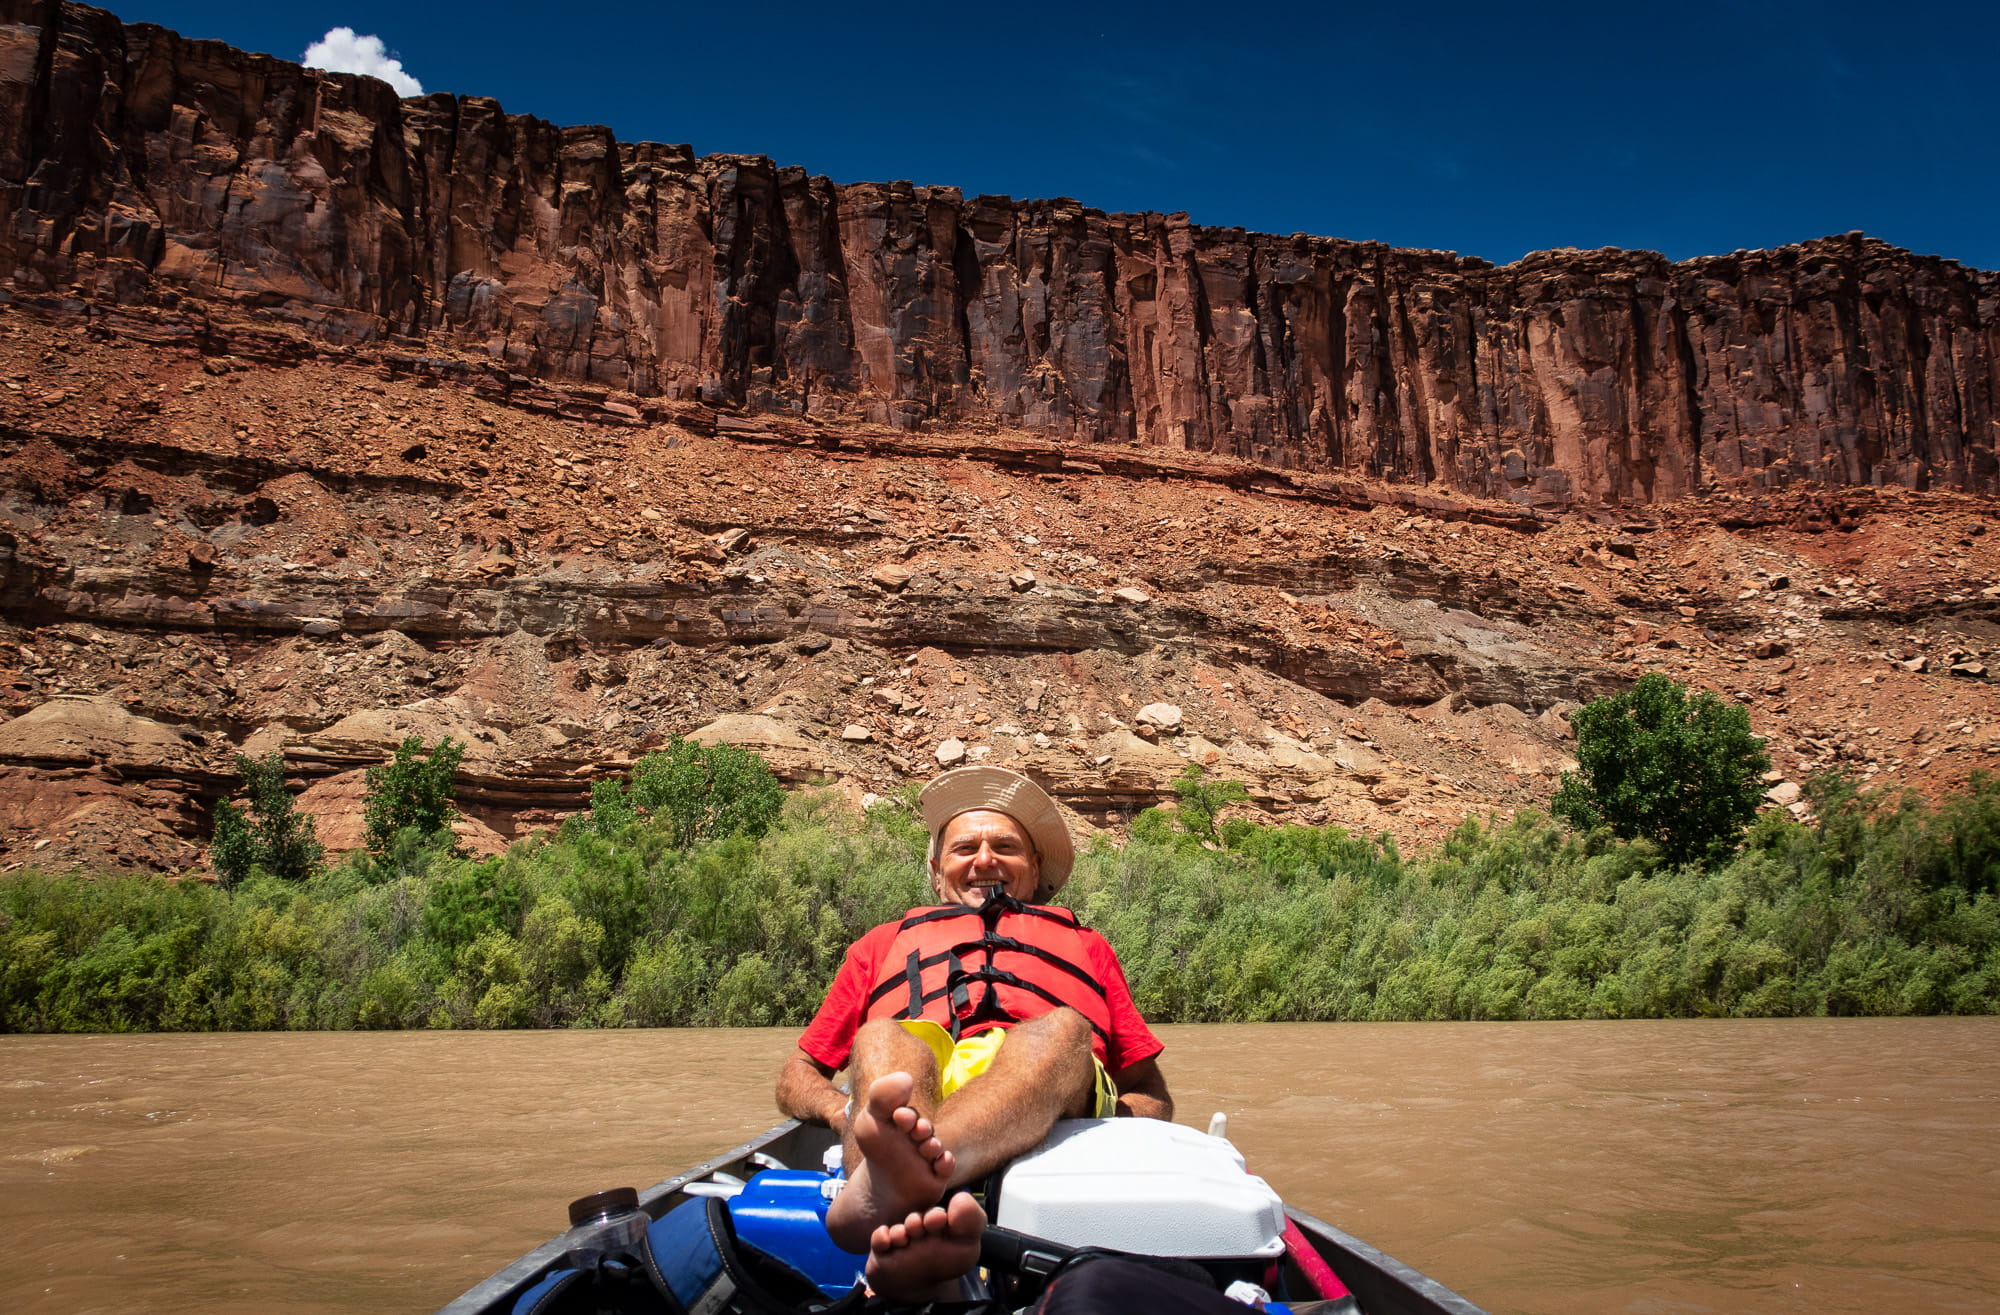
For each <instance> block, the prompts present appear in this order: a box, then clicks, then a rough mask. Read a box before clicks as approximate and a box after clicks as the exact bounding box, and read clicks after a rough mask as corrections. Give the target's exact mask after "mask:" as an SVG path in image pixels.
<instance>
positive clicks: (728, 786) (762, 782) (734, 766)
mask: <svg viewBox="0 0 2000 1315" xmlns="http://www.w3.org/2000/svg"><path fill="white" fill-rule="evenodd" d="M629 798H630V799H631V801H632V803H633V804H635V805H637V806H638V807H640V808H643V809H646V810H647V811H648V812H650V813H652V814H653V815H654V816H655V817H658V816H662V815H664V816H665V817H667V818H668V819H669V820H670V821H671V822H672V823H673V827H674V844H676V845H677V846H679V847H680V848H682V849H693V848H695V847H696V846H697V845H701V844H704V843H706V842H708V841H710V840H720V839H721V838H722V837H724V836H735V835H742V836H749V837H750V838H751V839H753V840H754V839H756V838H757V837H759V836H761V835H763V834H764V833H765V832H766V831H769V830H770V829H771V824H772V823H773V822H775V821H777V820H778V810H779V809H780V808H782V807H783V806H784V802H785V792H784V790H783V789H782V788H780V786H779V785H778V778H777V777H776V776H774V775H773V774H772V772H771V767H770V764H769V763H766V762H765V761H764V760H763V759H762V758H760V757H759V756H757V755H756V754H754V753H751V752H750V751H749V750H748V749H739V748H737V747H736V746H735V745H733V744H716V745H706V744H699V743H697V742H695V741H694V740H683V739H681V738H680V737H679V736H675V737H674V738H673V739H672V740H670V741H668V743H667V747H666V748H665V749H662V750H659V751H658V752H655V753H649V754H647V755H646V756H645V757H643V758H641V759H640V760H639V761H638V762H636V763H634V764H633V765H632V784H631V790H630V794H629ZM598 802H599V801H598V800H596V799H595V798H594V797H593V799H592V805H593V811H595V807H596V805H597V803H598Z"/></svg>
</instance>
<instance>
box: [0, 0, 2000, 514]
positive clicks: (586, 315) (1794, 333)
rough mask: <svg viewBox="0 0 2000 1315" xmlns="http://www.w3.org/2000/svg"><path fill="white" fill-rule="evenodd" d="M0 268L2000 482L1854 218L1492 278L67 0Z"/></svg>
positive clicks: (1348, 428)
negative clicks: (659, 126) (254, 41)
mask: <svg viewBox="0 0 2000 1315" xmlns="http://www.w3.org/2000/svg"><path fill="white" fill-rule="evenodd" d="M0 268H4V269H5V270H6V271H7V276H8V279H9V281H10V282H11V286H12V293H11V295H12V296H13V297H14V298H17V299H25V300H30V301H39V302H41V303H44V304H45V305H53V306H56V307H58V308H60V307H63V306H65V305H66V306H67V307H69V308H70V309H72V310H73V311H74V313H75V314H76V315H78V316H80V317H91V316H113V315H115V314H116V312H117V308H120V307H149V308H152V309H153V310H155V311H165V312H167V314H166V315H165V316H163V317H159V318H155V319H154V320H151V321H149V323H151V324H152V325H154V326H155V331H156V332H157V333H160V334H164V335H167V336H171V335H173V334H175V333H179V334H183V335H187V336H199V334H200V333H201V332H202V331H203V328H202V326H203V324H204V322H205V319H206V317H208V316H210V315H214V314H222V313H227V314H233V315H240V314H243V313H251V314H255V315H257V316H259V317H261V318H263V319H265V320H266V321H269V322H270V323H272V324H273V325H292V326H296V327H297V328H299V329H302V330H304V331H305V332H306V333H307V334H309V335H310V336H312V337H314V338H317V339H319V340H320V341H322V342H329V343H335V344H340V343H361V342H370V341H380V340H384V339H396V338H408V339H417V340H421V341H422V342H425V343H428V344H431V345H434V346H436V347H439V348H454V349H459V348H462V349H472V350H476V351H481V352H485V353H489V354H490V355H492V356H493V357H495V358H496V359H498V360H499V361H502V362H504V363H506V364H507V365H509V366H510V367H511V368H512V369H514V370H516V371H519V372H521V373H523V374H527V375H534V376H541V377H545V378H569V379H576V380H584V381H590V382H594V383H597V384H600V385H605V386H609V387H613V388H617V389H622V390H629V391H630V392H632V393H634V394H638V395H640V396H642V397H661V398H667V399H679V400H690V401H693V400H699V401H704V402H707V403H709V404H711V405H720V406H726V407H741V408H746V409H751V410H761V411H775V412H784V413H791V414H795V415H801V416H806V417H818V418H824V419H829V420H843V421H853V420H860V421H869V422H874V423H887V424H893V425H896V426H898V427H901V428H914V427H917V426H919V425H921V424H923V423H925V422H940V421H941V422H948V423H952V424H956V425H965V424H977V423H982V422H986V421H997V422H1002V423H1005V424H1007V425H1010V426H1013V427H1018V428H1027V429H1033V430H1040V431H1043V432H1046V433H1049V434H1051V435H1053V436H1057V437H1059V438H1062V439H1065V440H1070V441H1085V442H1120V443H1137V444H1142V445H1148V446H1154V447H1167V448H1181V449H1188V450H1193V451H1199V452H1213V453H1218V454H1223V455H1228V456H1235V457H1240V458H1245V459H1248V460H1251V461H1254V462H1257V463H1260V464H1264V465H1267V466H1274V467H1282V468H1288V469H1296V470H1306V471H1320V472H1351V473H1355V474H1359V475H1362V476H1365V477H1368V478H1371V479H1378V480H1388V481H1395V482H1408V483H1425V484H1436V485H1440V486H1443V487H1445V488H1447V489H1450V490H1453V491H1456V492H1461V493H1466V494H1471V495H1479V496H1495V497H1505V498H1510V499H1512V500H1515V501H1517V502H1525V503H1529V504H1533V505H1538V506H1552V507H1561V506H1569V505H1578V504H1586V505H1587V504H1599V503H1611V502H1649V501H1665V500H1669V499H1673V498H1677V497H1680V496H1683V495H1685V494H1687V493H1689V492H1691V491H1695V490H1697V489H1701V488H1705V487H1711V486H1722V487H1734V488H1740V489H1746V490H1755V489H1758V488H1765V487H1772V486H1776V485H1780V484H1785V483H1790V482H1798V481H1805V482H1817V483H1823V484H1900V485H1905V486H1908V487H1913V488H1923V487H1943V488H1958V489H1967V490H1974V491H1983V492H1992V491H2000V463H1996V456H1995V451H1996V427H2000V276H1996V275H1994V274H1990V273H1982V272H1978V271H1972V270H1968V269H1965V268H1963V267H1961V266H1958V265H1956V264H1954V263H1952V262H1949V261H1943V260H1938V259H1934V258H1926V257H1917V256H1912V255H1910V254H1909V253H1907V252H1903V251H1899V250H1896V249H1894V248H1891V247H1888V246H1886V245H1884V244H1882V243H1880V242H1876V241H1871V240H1868V239H1865V238H1862V237H1860V236H1859V235H1850V236H1848V237H1842V238H1824V239H1821V240H1818V241H1814V242H1808V243H1804V244H1802V245H1799V246H1794V247H1786V248H1783V249H1781V250H1777V251H1770V252H1755V253H1742V252H1739V253H1736V254H1735V255H1732V256H1723V257H1714V258H1708V259H1702V260H1696V261H1690V262H1685V263H1682V264H1672V263H1669V262H1667V261H1666V260H1665V259H1664V258H1662V257H1660V256H1657V255H1654V254H1650V253H1644V252H1620V251H1611V250H1606V251H1599V252H1575V251H1567V252H1549V253H1542V254H1539V255H1535V256H1531V257H1529V258H1527V259H1525V260H1522V261H1520V262H1518V263H1516V264H1513V265H1509V266H1506V267H1502V268H1495V267H1493V266H1491V265H1489V264H1487V263H1485V262H1483V261H1478V260H1471V259H1462V258H1459V257H1456V256H1453V255H1451V254H1449V253H1442V252H1430V251H1401V250H1392V249H1389V248H1387V247H1384V246H1381V245H1379V244H1366V243H1353V242H1343V241H1337V240H1334V239H1330V238H1314V237H1306V236H1303V235H1294V236H1291V237H1277V236H1270V235H1263V234H1254V233H1246V232H1244V231H1242V230H1223V229H1211V228H1201V227H1198V226H1196V225H1193V224H1191V223H1190V222H1188V220H1187V219H1186V217H1185V216H1178V215H1170V216H1161V215H1152V214H1145V215H1106V214H1102V213H1099V212H1097V211H1093V210H1089V209H1086V208H1084V207H1083V206H1081V205H1078V204H1076V203H1075V202H1072V201H1067V200H1056V201H1035V202H1015V201H1011V200H1008V199H1005V198H997V197H976V198H971V199H967V198H965V197H963V196H962V195H961V194H960V193H959V192H957V191H956V190H954V189H951V188H943V187H912V186H910V185H909V184H906V183H894V184H853V185H841V186H837V185H835V184H833V183H831V182H830V181H828V180H827V179H825V178H820V177H813V176H810V175H808V174H807V173H806V172H805V171H804V170H802V169H797V168H784V167H778V166H775V165H773V164H772V163H771V162H770V161H768V160H765V159H761V158H755V157H729V156H712V157H705V158H702V159H695V158H693V156H692V155H691V153H690V152H689V150H688V149H687V148H686V147H670V146H660V145H655V144H650V143H639V144H628V143H621V142H618V141H616V140H615V139H614V138H613V137H612V136H611V134H610V133H609V132H608V131H607V130H605V129H602V128H593V127H580V128H566V129H559V128H555V127H551V126H550V125H548V124H546V123H543V122H541V121H539V120H536V119H532V118H528V117H525V116H520V115H509V114H506V113H504V112H502V110H501V108H500V106H499V105H497V104H496V103H494V102H493V101H491V100H487V99H482V98H478V97H456V98H455V97H452V96H448V95H432V96H428V97H423V98H419V99H413V100H409V101H398V100H397V99H396V98H395V96H394V95H393V93H392V92H391V91H390V90H389V88H388V87H386V86H385V85H384V84H382V83H379V82H375V81H373V80H370V79H366V78H357V77H353V76H349V75H343V74H324V73H317V72H311V71H306V70H301V69H299V68H298V67H297V66H295V65H292V64H289V63H286V62H284V61H281V60H274V59H271V58H269V57H265V56H254V55H247V54H244V53H242V52H239V51H235V50H232V49H230V48H228V47H226V46H222V45H219V44H216V43H212V42H198V41H188V40H184V39H182V38H180V37H178V36H175V35H174V34H172V33H170V32H166V31H164V30H162V29H159V28H156V27H150V26H145V25H135V26H125V25H122V24H121V23H120V22H119V21H118V20H117V19H116V18H114V17H112V16H111V15H109V14H106V13H104V12H102V11H99V10H93V9H88V8H84V7H81V6H76V5H59V4H55V3H50V2H49V0H0Z"/></svg>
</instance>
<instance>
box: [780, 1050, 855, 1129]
mask: <svg viewBox="0 0 2000 1315" xmlns="http://www.w3.org/2000/svg"><path fill="white" fill-rule="evenodd" d="M837 1072H839V1070H838V1069H832V1068H828V1067H827V1066H826V1065H824V1064H822V1063H820V1062H819V1061H818V1060H817V1059H814V1058H813V1057H812V1056H811V1055H808V1054H807V1053H806V1052H805V1051H803V1050H794V1051H793V1052H792V1055H791V1058H789V1059H787V1060H786V1061H785V1066H784V1067H783V1068H781V1069H779V1070H778V1111H779V1113H781V1114H783V1115H785V1116H786V1117H787V1118H793V1119H798V1120H800V1121H801V1122H804V1123H824V1124H825V1125H826V1126H827V1127H829V1128H832V1129H833V1130H834V1132H835V1133H836V1134H838V1135H839V1136H842V1137H845V1136H846V1135H847V1093H846V1092H844V1091H842V1090H841V1089H840V1088H839V1087H836V1086H834V1085H833V1075H834V1074H835V1073H837Z"/></svg>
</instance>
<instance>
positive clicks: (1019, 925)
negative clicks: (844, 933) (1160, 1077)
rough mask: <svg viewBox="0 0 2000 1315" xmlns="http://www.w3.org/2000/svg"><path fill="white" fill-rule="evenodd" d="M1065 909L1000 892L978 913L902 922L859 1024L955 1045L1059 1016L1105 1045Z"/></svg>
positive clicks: (1097, 1000) (1099, 993)
mask: <svg viewBox="0 0 2000 1315" xmlns="http://www.w3.org/2000/svg"><path fill="white" fill-rule="evenodd" d="M1089 963H1090V955H1089V951H1088V950H1087V949H1086V947H1085V944H1084V939H1083V934H1082V931H1081V924H1080V923H1078V922H1077V920H1076V915H1075V914H1074V913H1071V912H1070V911H1069V910H1068V909H1059V908H1051V907H1048V906H1046V905H1039V904H1023V903H1021V901H1019V900H1017V899H1014V898H1013V897H1012V896H1010V895H1008V894H1006V893H1005V892H1004V891H1001V892H996V893H995V894H994V895H992V896H990V897H989V898H988V899H987V901H986V903H985V904H984V905H983V906H982V907H979V908H972V907H969V906H967V905H963V904H948V905H944V906H942V907H939V908H930V909H917V910H914V911H913V912H912V913H911V914H910V916H909V917H907V918H904V919H903V921H902V923H901V924H900V925H899V926H898V927H897V929H896V935H895V938H894V939H893V940H891V941H890V942H889V947H888V949H887V950H886V951H885V952H884V953H883V955H882V959H881V966H880V967H879V968H877V969H876V976H875V983H874V985H873V987H872V988H871V989H870V990H869V992H868V1006H867V1008H866V1009H865V1010H864V1011H863V1018H864V1019H867V1018H928V1019H929V1020H931V1021H932V1022H933V1023H937V1024H939V1025H940V1026H942V1027H943V1028H944V1029H945V1030H946V1031H947V1032H949V1033H951V1035H952V1037H953V1039H954V1040H955V1039H957V1038H959V1037H961V1036H966V1035H970V1034H973V1033H977V1032H982V1031H984V1030H986V1029H987V1028H988V1027H1007V1026H1009V1025H1011V1024H1014V1023H1018V1022H1022V1021H1023V1020H1025V1019H1029V1018H1035V1017H1037V1016H1039V1015H1041V1014H1046V1013H1047V1012H1049V1010H1050V1009H1053V1008H1057V1007H1066V1008H1070V1009H1074V1010H1076V1011H1077V1012H1078V1013H1079V1014H1082V1015H1083V1016H1084V1017H1085V1018H1087V1019H1089V1020H1090V1026H1091V1028H1092V1029H1093V1030H1095V1031H1096V1033H1097V1035H1098V1036H1099V1037H1100V1038H1102V1039H1103V1042H1104V1045H1105V1049H1106V1051H1107V1052H1108V1051H1109V1049H1110V1046H1111V1007H1110V1005H1109V1003H1108V1002H1107V999H1106V995H1105V990H1104V984H1103V983H1102V982H1099V981H1098V980H1097V978H1096V977H1095V976H1094V975H1093V974H1092V973H1091V971H1090V968H1089V967H1088V965H1089Z"/></svg>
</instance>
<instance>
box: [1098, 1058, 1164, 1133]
mask: <svg viewBox="0 0 2000 1315" xmlns="http://www.w3.org/2000/svg"><path fill="white" fill-rule="evenodd" d="M1111 1082H1112V1085H1114V1086H1116V1087H1117V1088H1118V1113H1119V1114H1121V1115H1129V1116H1131V1117H1133V1118H1139V1119H1164V1120H1166V1121H1167V1122H1169V1123H1171V1122H1172V1121H1173V1117H1174V1098H1173V1097H1172V1096H1169V1095H1168V1094H1167V1078H1166V1075H1165V1074H1164V1073H1162V1072H1160V1061H1159V1060H1157V1059H1153V1058H1150V1057H1149V1058H1146V1059H1142V1060H1140V1061H1139V1062H1138V1063H1136V1064H1127V1065H1126V1066H1125V1067H1124V1068H1121V1069H1119V1070H1118V1071H1117V1072H1116V1073H1113V1074H1112V1075H1111Z"/></svg>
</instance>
